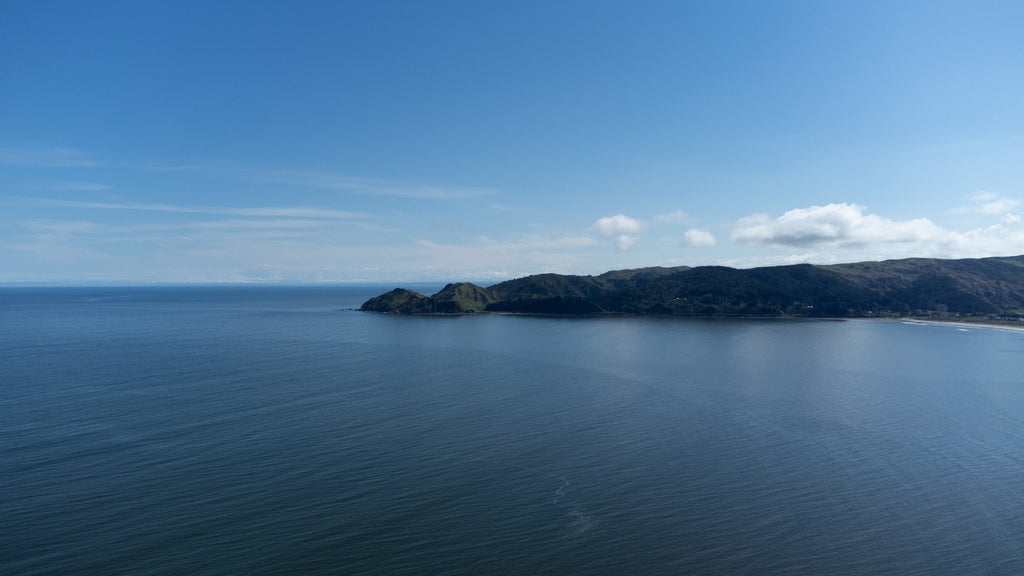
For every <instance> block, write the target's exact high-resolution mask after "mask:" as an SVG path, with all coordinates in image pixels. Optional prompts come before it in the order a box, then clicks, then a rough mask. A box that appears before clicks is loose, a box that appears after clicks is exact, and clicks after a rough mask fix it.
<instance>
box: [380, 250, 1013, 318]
mask: <svg viewBox="0 0 1024 576" xmlns="http://www.w3.org/2000/svg"><path fill="white" fill-rule="evenodd" d="M360 309H361V310H365V311H371V312H386V313H393V314H471V313H481V312H504V313H520V314H554V315H674V316H746V317H780V316H792V317H839V318H846V317H851V318H854V317H860V318H870V317H939V318H951V317H952V318H955V317H964V318H972V317H973V318H999V317H1006V318H1013V319H1016V318H1019V317H1022V316H1024V256H1013V257H1006V258H972V259H961V260H937V259H928V258H910V259H905V260H885V261H881V262H858V263H854V264H836V265H828V266H822V265H811V264H798V265H793V266H769V267H762V268H750V269H736V268H727V267H724V266H699V267H694V268H690V267H687V266H679V267H675V268H662V267H653V268H638V269H633V270H615V271H612V272H605V273H604V274H601V275H600V276H568V275H561V274H536V275H533V276H526V277H524V278H518V279H515V280H508V281H506V282H501V283H498V284H494V285H492V286H488V287H482V286H478V285H476V284H471V283H468V282H462V283H456V284H448V285H447V286H445V287H444V288H443V289H442V290H441V291H440V292H438V293H437V294H434V295H433V296H424V295H423V294H420V293H418V292H414V291H412V290H406V289H403V288H399V289H396V290H392V291H391V292H388V293H386V294H382V295H380V296H377V297H375V298H371V299H370V300H368V301H366V302H365V303H364V304H363V305H362V307H361V308H360Z"/></svg>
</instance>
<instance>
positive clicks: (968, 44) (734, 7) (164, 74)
mask: <svg viewBox="0 0 1024 576" xmlns="http://www.w3.org/2000/svg"><path fill="white" fill-rule="evenodd" d="M1021 22H1024V4H1022V3H1014V2H998V1H982V2H973V3H963V2H948V1H940V2H934V1H933V2H924V1H901V2H863V1H859V2H853V1H840V2H827V3H822V2H810V1H783V2H745V1H736V2H715V3H698V2H643V1H641V2H629V3H627V2H607V1H585V2H584V1H571V2H534V1H522V2H506V3H497V2H468V1H467V2H457V1H443V0H442V1H437V2H390V1H382V2H343V1H339V2H312V1H298V2H289V3H252V2H242V1H224V2H212V3H211V2H194V1H179V2H127V1H110V2H102V3H101V2H96V3H84V2H83V3H68V2H54V1H46V0H43V1H38V2H18V1H16V2H7V3H4V4H3V5H0V78H3V79H4V82H3V85H4V88H3V90H2V91H0V94H2V95H0V101H2V102H3V106H0V282H5V283H12V282H64V283H75V282H83V283H97V282H101V283H102V282H118V283H123V282H129V283H132V282H135V283H150V282H355V281H376V282H390V281H407V282H415V281H454V280H494V281H498V280H502V279H507V278H513V277H518V276H524V275H528V274H535V273H542V272H556V273H561V274H599V273H602V272H604V271H607V270H613V269H622V268H638V267H645V266H676V265H689V266H697V265H703V264H722V265H728V266H735V267H750V266H761V265H775V264H789V263H799V262H811V263H838V262H854V261H861V260H880V259H888V258H903V257H938V258H964V257H985V256H1006V255H1014V254H1024V222H1022V221H1021V215H1022V214H1024V206H1022V201H1024V188H1022V182H1024V107H1022V106H1021V105H1020V103H1021V102H1024V60H1022V58H1021V55H1022V54H1024V35H1021V34H1020V32H1019V27H1020V23H1021Z"/></svg>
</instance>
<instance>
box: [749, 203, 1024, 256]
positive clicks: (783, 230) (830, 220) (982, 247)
mask: <svg viewBox="0 0 1024 576" xmlns="http://www.w3.org/2000/svg"><path fill="white" fill-rule="evenodd" d="M732 239H733V241H735V242H737V243H740V244H746V245H749V246H771V247H782V248H796V249H799V250H800V251H801V254H802V255H801V257H800V258H798V259H797V260H801V261H835V260H842V259H849V258H864V259H882V258H897V257H909V256H930V257H939V258H969V257H983V256H993V255H1000V254H1018V253H1021V252H1024V226H1021V218H1020V217H1019V216H1016V215H1014V214H1009V213H1008V214H1005V215H1004V216H1003V217H1002V219H1001V221H1000V222H999V223H997V224H994V225H991V226H988V227H984V228H977V229H974V230H969V231H967V232H961V231H956V230H948V229H945V228H942V227H941V226H938V225H936V224H935V223H933V222H932V221H930V220H928V219H927V218H917V219H913V220H902V221H901V220H892V219H889V218H884V217H881V216H878V215H875V214H868V213H865V209H864V207H863V206H858V205H856V204H846V203H842V204H828V205H826V206H811V207H810V208H799V209H795V210H790V211H788V212H785V213H784V214H783V215H782V216H779V217H777V218H772V217H770V216H768V215H765V214H755V215H753V216H749V217H747V218H743V219H741V220H740V221H738V222H737V223H736V226H735V228H734V229H733V232H732Z"/></svg>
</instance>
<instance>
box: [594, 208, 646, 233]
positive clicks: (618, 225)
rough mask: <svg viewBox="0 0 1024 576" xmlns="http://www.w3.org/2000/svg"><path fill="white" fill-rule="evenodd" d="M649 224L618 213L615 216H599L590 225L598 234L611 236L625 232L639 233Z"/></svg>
mask: <svg viewBox="0 0 1024 576" xmlns="http://www.w3.org/2000/svg"><path fill="white" fill-rule="evenodd" d="M646 227H647V224H646V223H645V222H644V221H643V220H637V219H635V218H630V217H629V216H624V215H622V214H616V215H615V216H606V217H604V218H599V219H598V220H597V222H594V224H593V225H592V226H591V227H590V231H591V232H593V233H594V234H597V235H598V236H604V237H606V238H610V237H612V236H621V235H623V234H637V233H639V232H642V231H643V230H644V228H646Z"/></svg>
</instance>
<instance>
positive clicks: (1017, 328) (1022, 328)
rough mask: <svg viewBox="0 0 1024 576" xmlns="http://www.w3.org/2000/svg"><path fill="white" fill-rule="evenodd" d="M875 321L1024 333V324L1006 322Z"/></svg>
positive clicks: (891, 319) (890, 319) (912, 319)
mask: <svg viewBox="0 0 1024 576" xmlns="http://www.w3.org/2000/svg"><path fill="white" fill-rule="evenodd" d="M875 320H881V321H883V322H903V323H905V324H938V325H941V326H952V327H956V328H990V329H996V330H1008V331H1011V332H1024V322H1009V321H1008V322H1006V323H1000V322H995V321H992V320H979V321H977V322H972V321H969V320H925V319H922V318H913V317H907V318H875Z"/></svg>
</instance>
